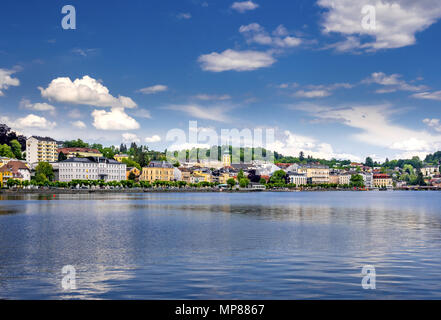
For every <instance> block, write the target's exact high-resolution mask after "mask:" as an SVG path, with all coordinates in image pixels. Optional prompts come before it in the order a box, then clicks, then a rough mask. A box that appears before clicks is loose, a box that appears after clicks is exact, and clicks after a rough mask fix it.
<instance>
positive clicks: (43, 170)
mask: <svg viewBox="0 0 441 320" xmlns="http://www.w3.org/2000/svg"><path fill="white" fill-rule="evenodd" d="M39 175H40V176H41V175H43V176H44V177H46V178H47V179H48V180H49V181H52V180H53V179H54V176H55V175H54V169H53V168H52V166H51V165H50V163H49V162H40V163H38V165H37V167H36V168H35V176H36V177H38V176H39ZM41 177H42V176H41Z"/></svg>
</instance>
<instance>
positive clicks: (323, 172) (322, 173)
mask: <svg viewBox="0 0 441 320" xmlns="http://www.w3.org/2000/svg"><path fill="white" fill-rule="evenodd" d="M297 172H298V173H303V174H306V178H307V179H308V183H311V184H325V183H329V167H327V166H323V165H306V166H301V167H299V168H298V169H297Z"/></svg>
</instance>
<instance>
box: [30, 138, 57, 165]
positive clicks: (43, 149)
mask: <svg viewBox="0 0 441 320" xmlns="http://www.w3.org/2000/svg"><path fill="white" fill-rule="evenodd" d="M57 150H58V148H57V142H56V141H55V140H54V139H52V138H48V137H36V136H32V137H30V138H29V139H27V140H26V162H27V163H37V162H55V161H57V160H58V152H57Z"/></svg>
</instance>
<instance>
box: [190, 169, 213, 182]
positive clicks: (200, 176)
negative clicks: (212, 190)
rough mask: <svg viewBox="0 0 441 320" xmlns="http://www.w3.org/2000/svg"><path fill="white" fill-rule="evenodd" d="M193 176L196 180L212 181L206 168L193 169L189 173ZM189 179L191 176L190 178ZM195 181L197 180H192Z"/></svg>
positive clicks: (210, 174)
mask: <svg viewBox="0 0 441 320" xmlns="http://www.w3.org/2000/svg"><path fill="white" fill-rule="evenodd" d="M191 177H193V178H194V179H193V180H197V181H198V182H201V181H205V182H213V176H212V173H211V171H210V169H208V168H199V169H196V170H195V171H193V174H192V175H191ZM190 181H191V178H190ZM192 183H197V182H192Z"/></svg>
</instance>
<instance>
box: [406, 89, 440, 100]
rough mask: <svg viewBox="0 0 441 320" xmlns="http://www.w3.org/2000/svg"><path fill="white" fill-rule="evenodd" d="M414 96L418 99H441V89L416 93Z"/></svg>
mask: <svg viewBox="0 0 441 320" xmlns="http://www.w3.org/2000/svg"><path fill="white" fill-rule="evenodd" d="M412 97H413V98H417V99H427V100H437V101H441V91H434V92H420V93H415V94H413V95H412Z"/></svg>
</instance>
